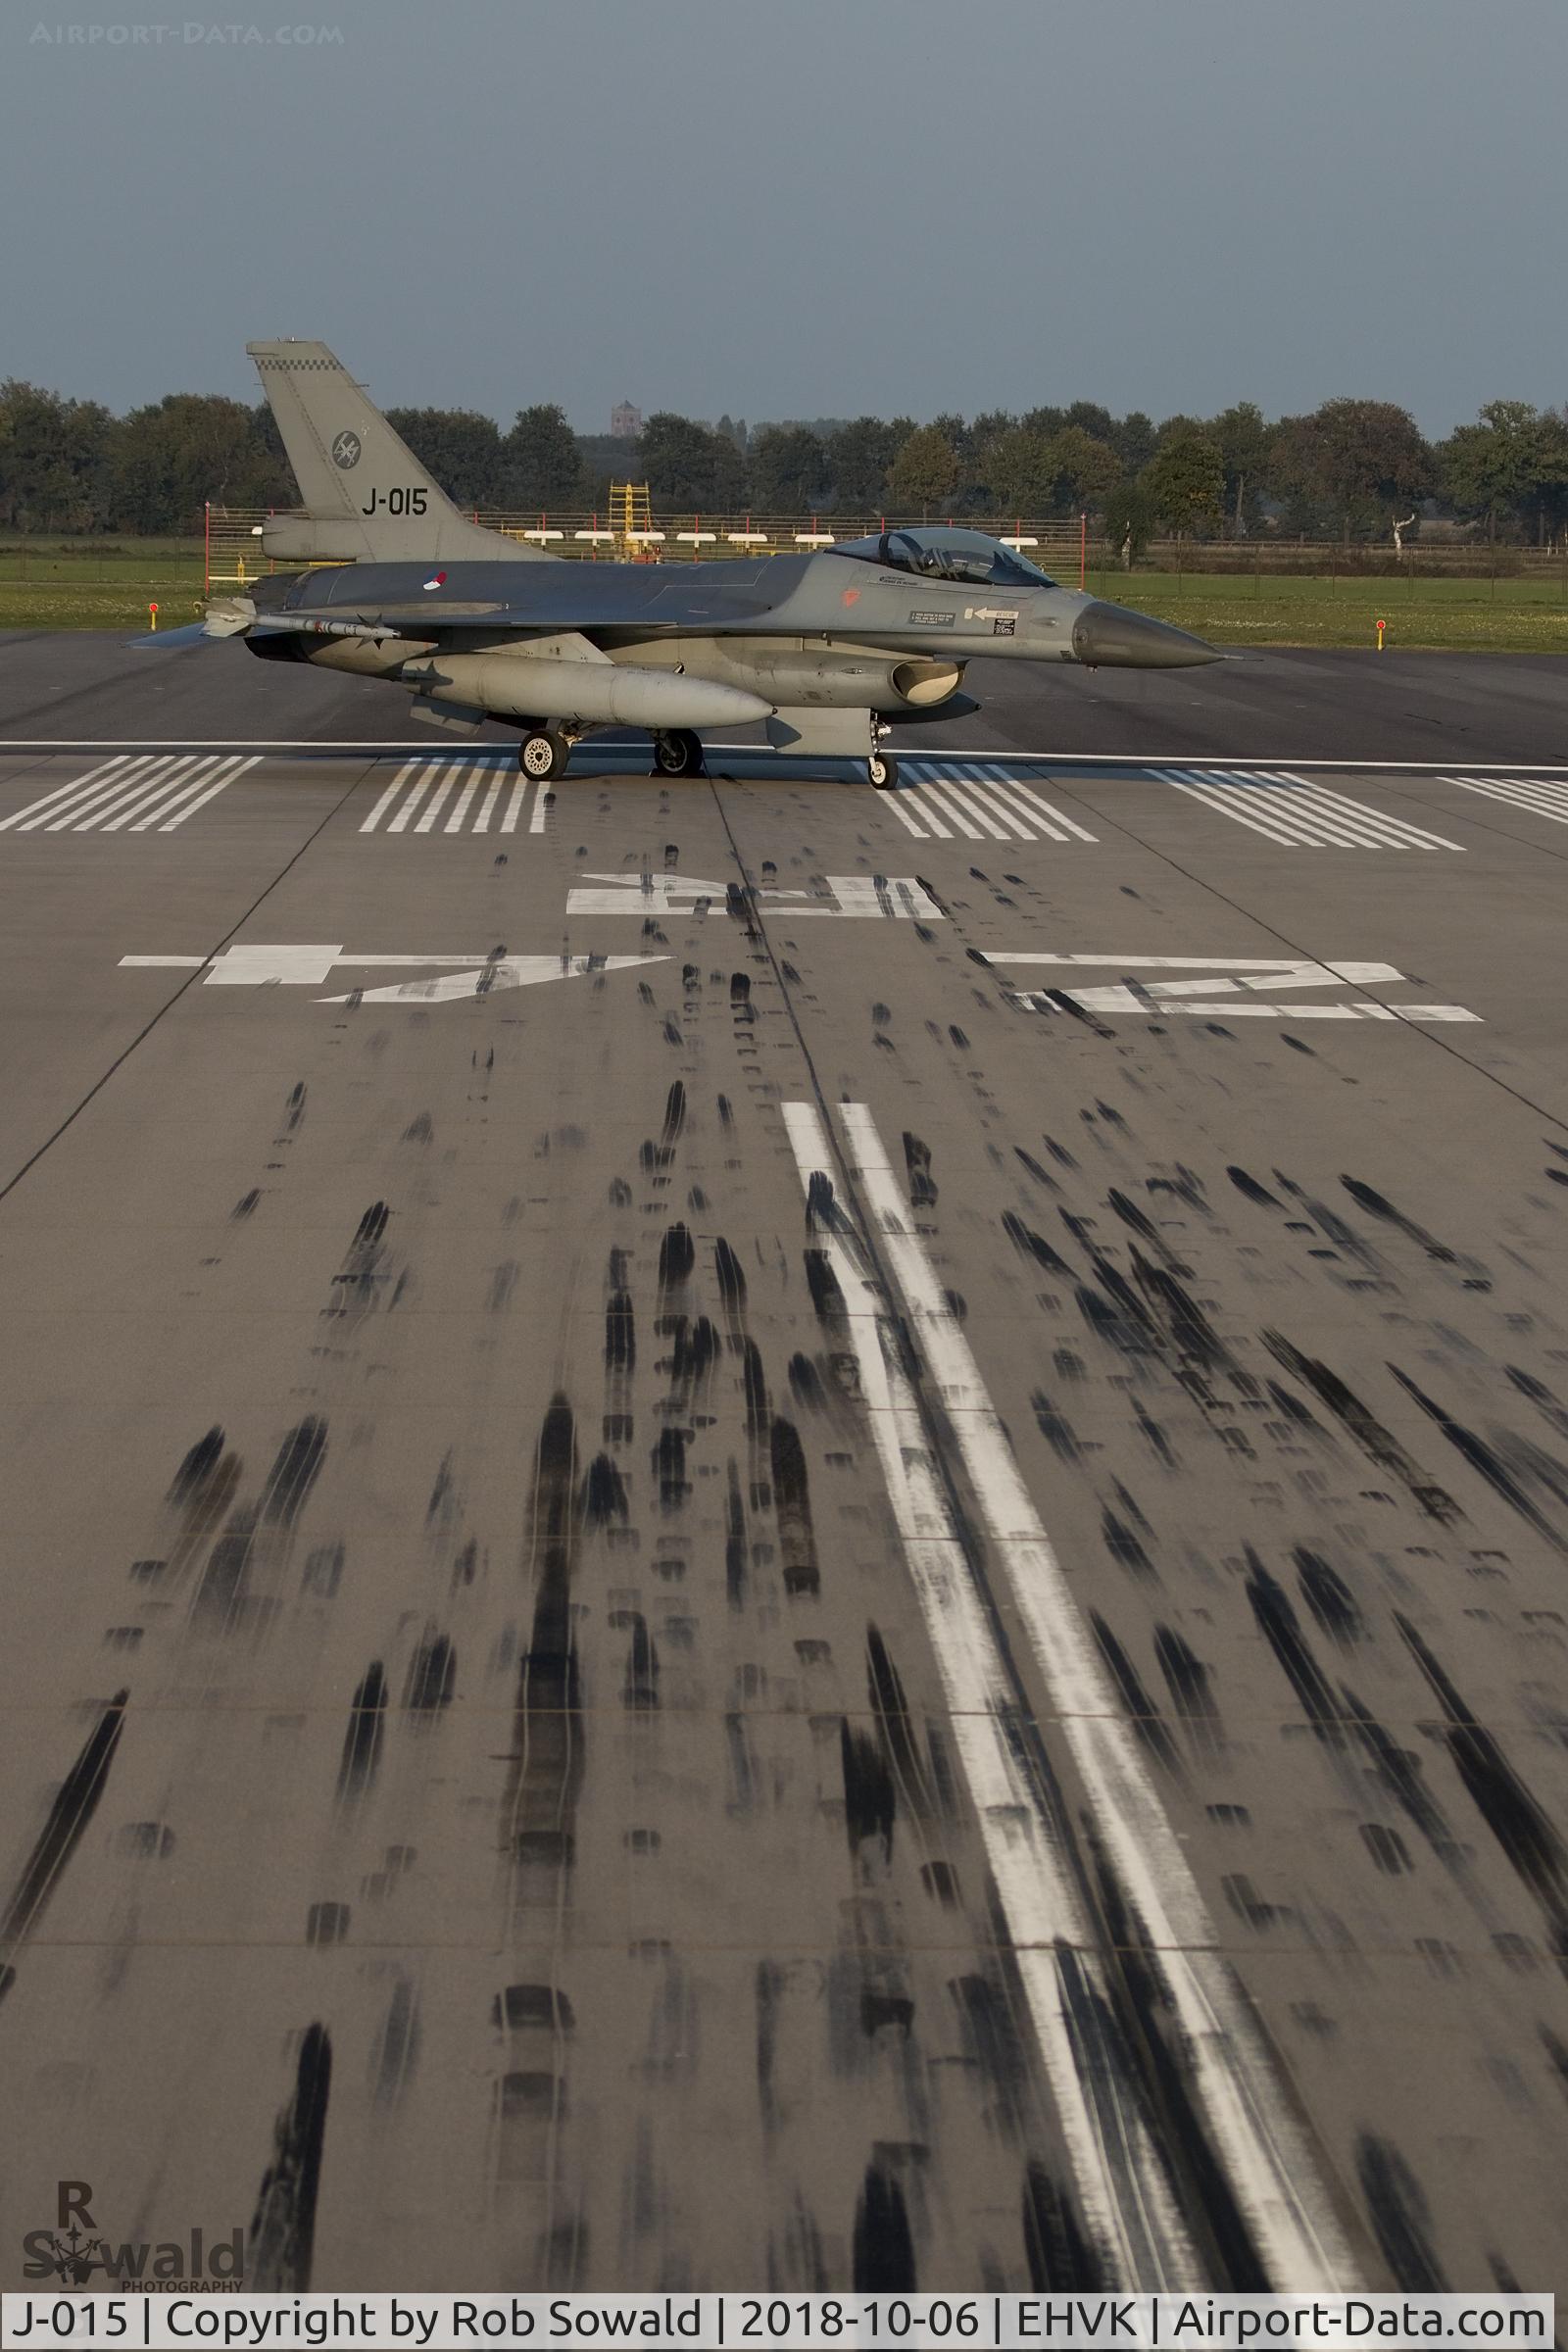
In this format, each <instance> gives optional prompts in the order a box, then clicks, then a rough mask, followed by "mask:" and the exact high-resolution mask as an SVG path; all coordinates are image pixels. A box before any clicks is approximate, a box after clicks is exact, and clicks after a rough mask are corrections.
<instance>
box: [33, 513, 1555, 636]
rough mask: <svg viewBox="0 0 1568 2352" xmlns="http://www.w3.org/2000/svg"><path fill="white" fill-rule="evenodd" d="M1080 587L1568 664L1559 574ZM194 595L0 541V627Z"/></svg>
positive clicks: (51, 624) (145, 550)
mask: <svg viewBox="0 0 1568 2352" xmlns="http://www.w3.org/2000/svg"><path fill="white" fill-rule="evenodd" d="M1066 584H1067V585H1069V586H1074V587H1075V586H1076V585H1077V581H1076V578H1075V577H1074V576H1072V575H1070V574H1069V575H1068V576H1067V580H1066ZM1088 585H1089V587H1090V589H1091V590H1092V591H1093V592H1094V593H1095V594H1096V595H1098V596H1106V597H1110V598H1113V599H1114V600H1115V601H1116V602H1117V603H1119V604H1126V605H1131V606H1133V607H1134V608H1135V610H1136V611H1138V612H1140V613H1153V614H1154V615H1155V617H1156V618H1158V619H1160V620H1171V621H1175V622H1176V624H1177V625H1178V626H1179V627H1181V628H1184V629H1191V630H1193V631H1194V632H1195V633H1196V634H1197V635H1198V636H1200V637H1207V638H1210V639H1211V640H1212V641H1213V643H1214V644H1216V645H1228V646H1249V645H1256V646H1265V645H1301V646H1356V647H1361V648H1364V649H1365V650H1367V651H1368V652H1370V651H1371V650H1372V648H1373V647H1375V645H1376V644H1377V629H1376V626H1375V623H1376V621H1377V619H1378V616H1379V615H1380V614H1381V615H1382V617H1383V618H1384V619H1385V620H1386V621H1387V622H1388V624H1389V625H1388V632H1387V644H1388V646H1389V648H1390V650H1391V651H1395V650H1398V651H1412V650H1419V651H1427V652H1467V653H1477V652H1479V653H1498V654H1548V653H1564V654H1568V594H1565V584H1564V580H1563V577H1562V576H1561V575H1560V574H1554V575H1551V576H1545V575H1538V576H1535V577H1533V578H1530V579H1511V580H1510V579H1500V580H1497V581H1496V582H1493V581H1491V580H1488V579H1480V580H1454V579H1421V578H1419V577H1417V578H1416V579H1414V581H1413V582H1411V581H1405V580H1368V579H1338V580H1336V579H1331V578H1314V579H1290V578H1270V577H1269V576H1268V574H1266V573H1263V574H1260V575H1258V576H1256V577H1252V576H1245V575H1244V576H1240V577H1236V576H1225V575H1214V574H1206V575H1205V574H1203V573H1200V572H1188V573H1186V574H1185V575H1180V576H1179V575H1177V574H1176V573H1174V572H1133V573H1131V574H1129V573H1126V572H1123V571H1119V570H1111V571H1095V570H1091V572H1090V574H1089V579H1088ZM225 587H226V584H225ZM222 592H225V591H224V590H221V591H220V593H222ZM201 599H202V550H201V542H200V541H199V540H178V539H149V540H144V541H120V542H117V543H112V544H105V545H103V546H92V545H85V546H77V547H73V546H70V545H69V544H52V543H50V544H41V545H40V544H27V543H25V542H23V541H20V540H10V541H5V542H0V628H4V629H116V630H124V631H125V632H126V633H127V634H128V633H130V632H131V631H134V630H139V629H145V628H146V626H147V607H148V605H149V604H150V603H154V602H156V603H157V605H158V607H159V614H158V618H159V625H160V626H161V627H164V628H176V627H178V626H179V625H180V624H181V623H182V622H185V621H189V620H193V619H195V618H196V617H197V616H198V614H199V613H200V611H201Z"/></svg>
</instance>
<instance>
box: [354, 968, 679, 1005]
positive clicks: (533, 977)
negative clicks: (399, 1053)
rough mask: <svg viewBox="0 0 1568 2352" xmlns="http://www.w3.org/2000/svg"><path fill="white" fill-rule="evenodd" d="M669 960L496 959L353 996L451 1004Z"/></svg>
mask: <svg viewBox="0 0 1568 2352" xmlns="http://www.w3.org/2000/svg"><path fill="white" fill-rule="evenodd" d="M350 960H351V961H356V962H357V961H360V960H362V959H361V958H359V957H353V958H350ZM363 960H366V961H368V960H369V959H368V957H367V958H364V959H363ZM377 960H380V959H379V958H378V959H377ZM668 960H669V958H668V957H667V956H491V957H490V958H489V960H488V961H487V962H485V963H482V964H478V965H476V966H475V967H474V968H473V969H472V970H471V971H466V972H443V973H442V974H441V976H440V978H439V979H433V980H401V981H397V982H394V984H393V985H392V986H391V987H390V988H364V989H355V990H351V991H350V992H349V993H350V994H351V995H354V996H356V997H358V998H359V1000H360V1002H361V1003H362V1004H365V1005H450V1004H452V1003H453V1002H454V1001H455V1000H456V999H457V998H459V997H488V996H492V995H494V994H495V992H496V991H497V990H498V989H503V988H537V987H538V986H539V985H540V984H541V982H543V981H546V980H580V979H582V978H583V976H584V975H585V974H586V973H589V972H623V971H627V970H629V969H630V968H631V967H632V966H633V965H634V964H639V963H666V962H667V961H668ZM320 1002H321V1003H322V1004H323V1005H346V1004H347V1003H348V997H347V996H342V997H322V998H321V1000H320Z"/></svg>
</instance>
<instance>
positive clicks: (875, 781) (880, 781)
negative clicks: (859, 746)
mask: <svg viewBox="0 0 1568 2352" xmlns="http://www.w3.org/2000/svg"><path fill="white" fill-rule="evenodd" d="M865 773H866V780H867V782H868V783H870V784H872V785H874V786H875V788H876V790H877V791H878V792H892V791H893V789H894V787H895V786H896V785H897V783H898V780H899V763H898V761H897V760H895V759H894V758H893V756H892V754H891V753H890V752H873V753H872V754H871V757H870V759H869V760H867V761H866V763H865Z"/></svg>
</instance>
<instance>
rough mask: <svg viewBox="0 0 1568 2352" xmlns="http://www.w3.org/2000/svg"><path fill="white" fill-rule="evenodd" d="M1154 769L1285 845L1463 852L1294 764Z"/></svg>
mask: <svg viewBox="0 0 1568 2352" xmlns="http://www.w3.org/2000/svg"><path fill="white" fill-rule="evenodd" d="M1151 772H1152V774H1153V775H1154V776H1155V777H1156V778H1157V779H1158V781H1159V782H1160V783H1162V784H1170V785H1174V787H1175V789H1176V790H1177V791H1178V792H1185V793H1187V794H1189V795H1190V796H1191V798H1192V799H1194V800H1195V801H1201V802H1202V803H1203V805H1204V806H1205V808H1209V809H1217V810H1218V811H1219V813H1220V815H1221V816H1228V817H1231V818H1233V819H1234V821H1235V822H1236V823H1237V824H1239V825H1245V826H1247V828H1248V830H1249V831H1250V832H1252V833H1261V834H1262V835H1263V837H1264V839H1265V840H1268V841H1274V842H1279V843H1280V844H1282V845H1283V846H1284V847H1285V848H1287V849H1296V850H1454V851H1456V852H1457V853H1458V854H1459V855H1460V856H1461V857H1462V856H1463V855H1464V844H1463V843H1462V842H1458V841H1446V840H1445V839H1444V837H1443V835H1442V834H1441V833H1428V832H1426V831H1425V830H1424V829H1423V828H1422V827H1421V826H1420V825H1412V824H1407V823H1406V822H1405V820H1404V818H1403V817H1402V816H1388V815H1385V813H1384V812H1383V810H1382V809H1372V808H1369V807H1368V806H1367V804H1366V803H1365V802H1364V801H1352V800H1351V799H1350V798H1349V797H1348V794H1346V793H1343V792H1331V791H1330V790H1329V788H1328V786H1327V785H1326V784H1315V783H1313V782H1312V781H1311V780H1310V779H1309V778H1308V777H1306V776H1302V775H1299V774H1297V772H1296V771H1295V769H1293V768H1286V767H1282V768H1250V769H1242V768H1221V767H1209V768H1201V767H1192V768H1180V767H1156V768H1154V769H1152V771H1151Z"/></svg>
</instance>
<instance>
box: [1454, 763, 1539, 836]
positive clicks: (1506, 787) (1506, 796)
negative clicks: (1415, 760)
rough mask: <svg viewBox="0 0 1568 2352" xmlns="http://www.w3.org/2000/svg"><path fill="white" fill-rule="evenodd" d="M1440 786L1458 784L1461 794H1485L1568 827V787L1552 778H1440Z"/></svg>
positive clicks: (1492, 798)
mask: <svg viewBox="0 0 1568 2352" xmlns="http://www.w3.org/2000/svg"><path fill="white" fill-rule="evenodd" d="M1438 782H1439V783H1440V784H1457V785H1458V787H1459V790H1460V791H1461V792H1480V793H1484V794H1485V795H1486V797H1487V799H1488V800H1490V801H1507V802H1509V803H1510V804H1511V805H1512V806H1513V807H1514V808H1515V809H1529V811H1530V813H1531V815H1532V816H1545V817H1549V818H1550V819H1551V822H1552V823H1553V824H1554V825H1568V784H1564V783H1559V782H1558V781H1557V780H1556V779H1555V778H1553V777H1550V776H1480V775H1474V774H1468V775H1463V776H1440V777H1439V778H1438Z"/></svg>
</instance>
